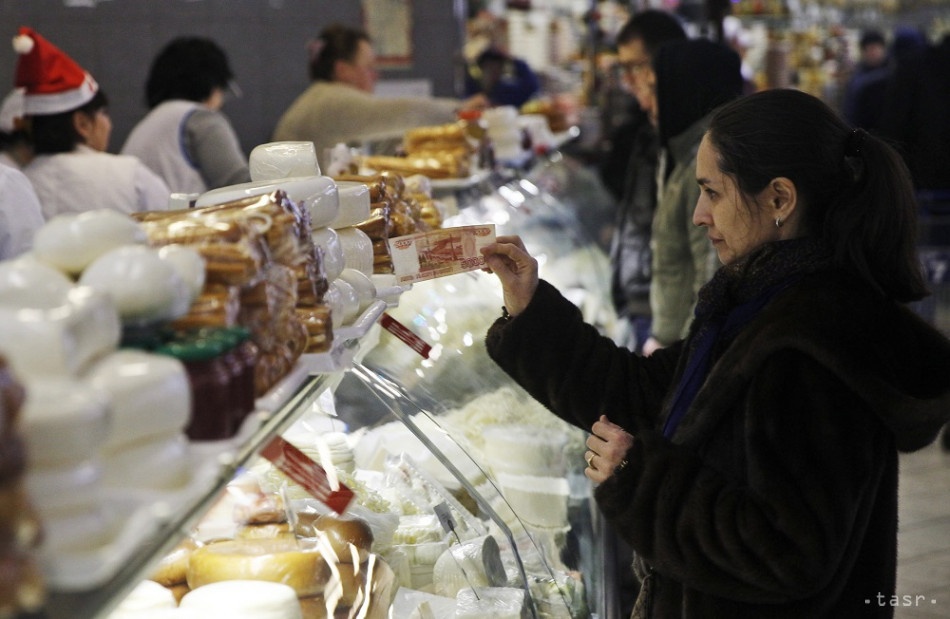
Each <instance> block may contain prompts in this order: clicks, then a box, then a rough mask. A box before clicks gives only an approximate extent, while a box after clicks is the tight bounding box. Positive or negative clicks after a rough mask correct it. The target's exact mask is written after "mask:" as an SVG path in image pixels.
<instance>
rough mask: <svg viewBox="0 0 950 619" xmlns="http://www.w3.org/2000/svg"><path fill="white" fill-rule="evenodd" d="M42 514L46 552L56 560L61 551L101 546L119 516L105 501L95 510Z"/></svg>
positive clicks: (64, 552)
mask: <svg viewBox="0 0 950 619" xmlns="http://www.w3.org/2000/svg"><path fill="white" fill-rule="evenodd" d="M41 514H42V512H41ZM42 515H43V549H42V553H43V554H44V555H45V556H46V557H49V558H50V559H51V560H52V561H56V557H57V556H59V555H60V554H63V555H65V554H67V553H72V552H86V551H89V550H93V549H97V548H101V547H102V546H104V545H105V544H106V543H107V542H108V541H109V540H110V539H111V537H112V536H113V534H114V531H115V516H113V515H110V514H109V513H108V512H107V511H106V509H105V508H104V507H102V505H101V504H100V505H98V506H96V507H94V508H93V509H92V510H82V511H69V512H57V513H55V514H42Z"/></svg>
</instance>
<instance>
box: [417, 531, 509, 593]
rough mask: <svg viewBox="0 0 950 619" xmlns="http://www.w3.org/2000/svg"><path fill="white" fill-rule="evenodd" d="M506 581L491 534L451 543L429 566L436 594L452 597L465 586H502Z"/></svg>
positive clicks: (498, 551) (499, 553) (502, 565)
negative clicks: (459, 542)
mask: <svg viewBox="0 0 950 619" xmlns="http://www.w3.org/2000/svg"><path fill="white" fill-rule="evenodd" d="M507 582H508V577H507V575H506V574H505V566H504V564H503V563H502V562H501V551H500V550H499V548H498V542H496V541H495V538H494V537H492V536H491V535H484V536H482V537H479V538H475V539H472V540H468V541H465V542H462V543H461V544H455V545H454V546H451V547H450V548H449V549H448V550H446V551H445V552H443V553H442V556H440V557H439V560H438V561H436V562H435V567H434V568H433V570H432V584H433V587H434V589H435V593H436V595H443V596H446V597H455V596H456V594H457V593H458V592H459V591H461V590H462V589H464V588H466V587H502V586H504V585H505V584H507Z"/></svg>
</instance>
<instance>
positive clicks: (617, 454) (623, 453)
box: [584, 415, 633, 484]
mask: <svg viewBox="0 0 950 619" xmlns="http://www.w3.org/2000/svg"><path fill="white" fill-rule="evenodd" d="M590 431H591V433H592V434H591V435H590V436H589V437H588V438H587V453H585V454H584V459H585V460H586V461H587V469H586V470H585V471H584V475H586V476H587V477H588V479H590V480H591V481H593V482H596V483H598V484H599V483H601V482H603V481H605V480H606V479H607V478H608V477H610V476H611V475H613V474H614V472H616V471H619V470H622V469H623V468H624V467H626V466H627V461H626V459H625V458H626V457H627V452H628V451H629V450H630V447H631V446H632V445H633V435H632V434H630V433H628V432H627V431H626V430H624V429H623V428H621V427H620V426H618V425H617V424H615V423H612V422H611V421H609V420H608V419H607V416H606V415H601V416H600V419H598V420H597V421H595V422H594V425H593V426H591V429H590Z"/></svg>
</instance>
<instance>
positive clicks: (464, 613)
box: [455, 587, 528, 619]
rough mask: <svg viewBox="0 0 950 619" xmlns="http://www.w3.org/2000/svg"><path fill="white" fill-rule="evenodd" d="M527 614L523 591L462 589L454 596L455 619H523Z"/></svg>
mask: <svg viewBox="0 0 950 619" xmlns="http://www.w3.org/2000/svg"><path fill="white" fill-rule="evenodd" d="M527 612H528V610H527V606H526V604H525V592H524V589H515V588H511V587H491V588H489V587H475V588H474V589H462V590H461V591H459V592H458V595H457V596H456V606H455V617H456V618H457V619H463V618H465V619H469V618H470V619H483V618H484V617H492V619H524V617H525V616H526V614H527Z"/></svg>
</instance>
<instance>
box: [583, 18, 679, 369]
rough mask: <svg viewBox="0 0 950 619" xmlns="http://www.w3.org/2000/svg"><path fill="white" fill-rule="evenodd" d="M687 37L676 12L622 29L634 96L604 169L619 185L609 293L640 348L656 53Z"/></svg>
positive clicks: (626, 338)
mask: <svg viewBox="0 0 950 619" xmlns="http://www.w3.org/2000/svg"><path fill="white" fill-rule="evenodd" d="M681 40H686V32H685V31H684V30H683V26H682V25H681V24H680V22H679V20H678V19H677V18H676V17H674V16H673V15H672V14H671V13H667V12H665V11H659V10H646V11H642V12H640V13H637V14H636V15H634V16H633V17H631V18H630V20H628V21H627V23H626V24H624V26H623V28H621V29H620V32H618V34H617V64H618V66H619V67H620V76H621V82H622V84H623V86H624V87H625V88H626V89H627V90H628V91H629V92H630V94H632V95H633V96H634V97H635V100H636V103H635V105H636V109H635V110H634V112H633V114H632V115H631V120H630V121H629V122H628V123H626V124H624V125H622V126H621V127H619V128H618V129H617V131H616V132H615V133H614V135H613V136H612V138H611V141H612V143H613V145H614V146H613V151H614V153H613V155H612V158H613V159H614V161H616V165H615V166H610V165H609V164H608V165H607V167H604V168H602V169H601V177H602V178H603V179H604V184H605V186H607V187H610V186H614V185H615V184H616V185H618V190H619V195H616V197H617V214H616V218H615V223H614V227H613V235H612V239H611V243H610V267H611V268H610V270H611V274H610V294H611V299H612V300H613V304H614V308H615V309H616V310H617V315H618V316H619V317H620V318H621V319H622V320H623V321H624V323H625V327H626V328H625V329H623V330H622V332H621V333H620V335H619V336H618V340H619V341H620V342H621V343H623V345H625V346H627V347H629V348H630V349H631V350H636V351H641V350H642V349H643V344H644V342H645V341H646V338H647V335H648V334H649V331H650V273H651V264H650V263H651V253H650V228H651V226H652V220H653V213H654V210H655V209H656V199H657V183H656V172H657V157H658V151H659V143H658V138H657V134H656V128H655V127H654V125H653V123H652V122H651V121H650V117H649V115H648V112H647V110H654V109H656V90H655V88H654V86H653V85H654V84H655V82H656V75H655V74H654V73H653V64H652V63H653V58H654V57H655V56H656V53H657V51H658V50H659V48H660V46H661V45H663V44H664V43H667V42H670V41H681Z"/></svg>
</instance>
